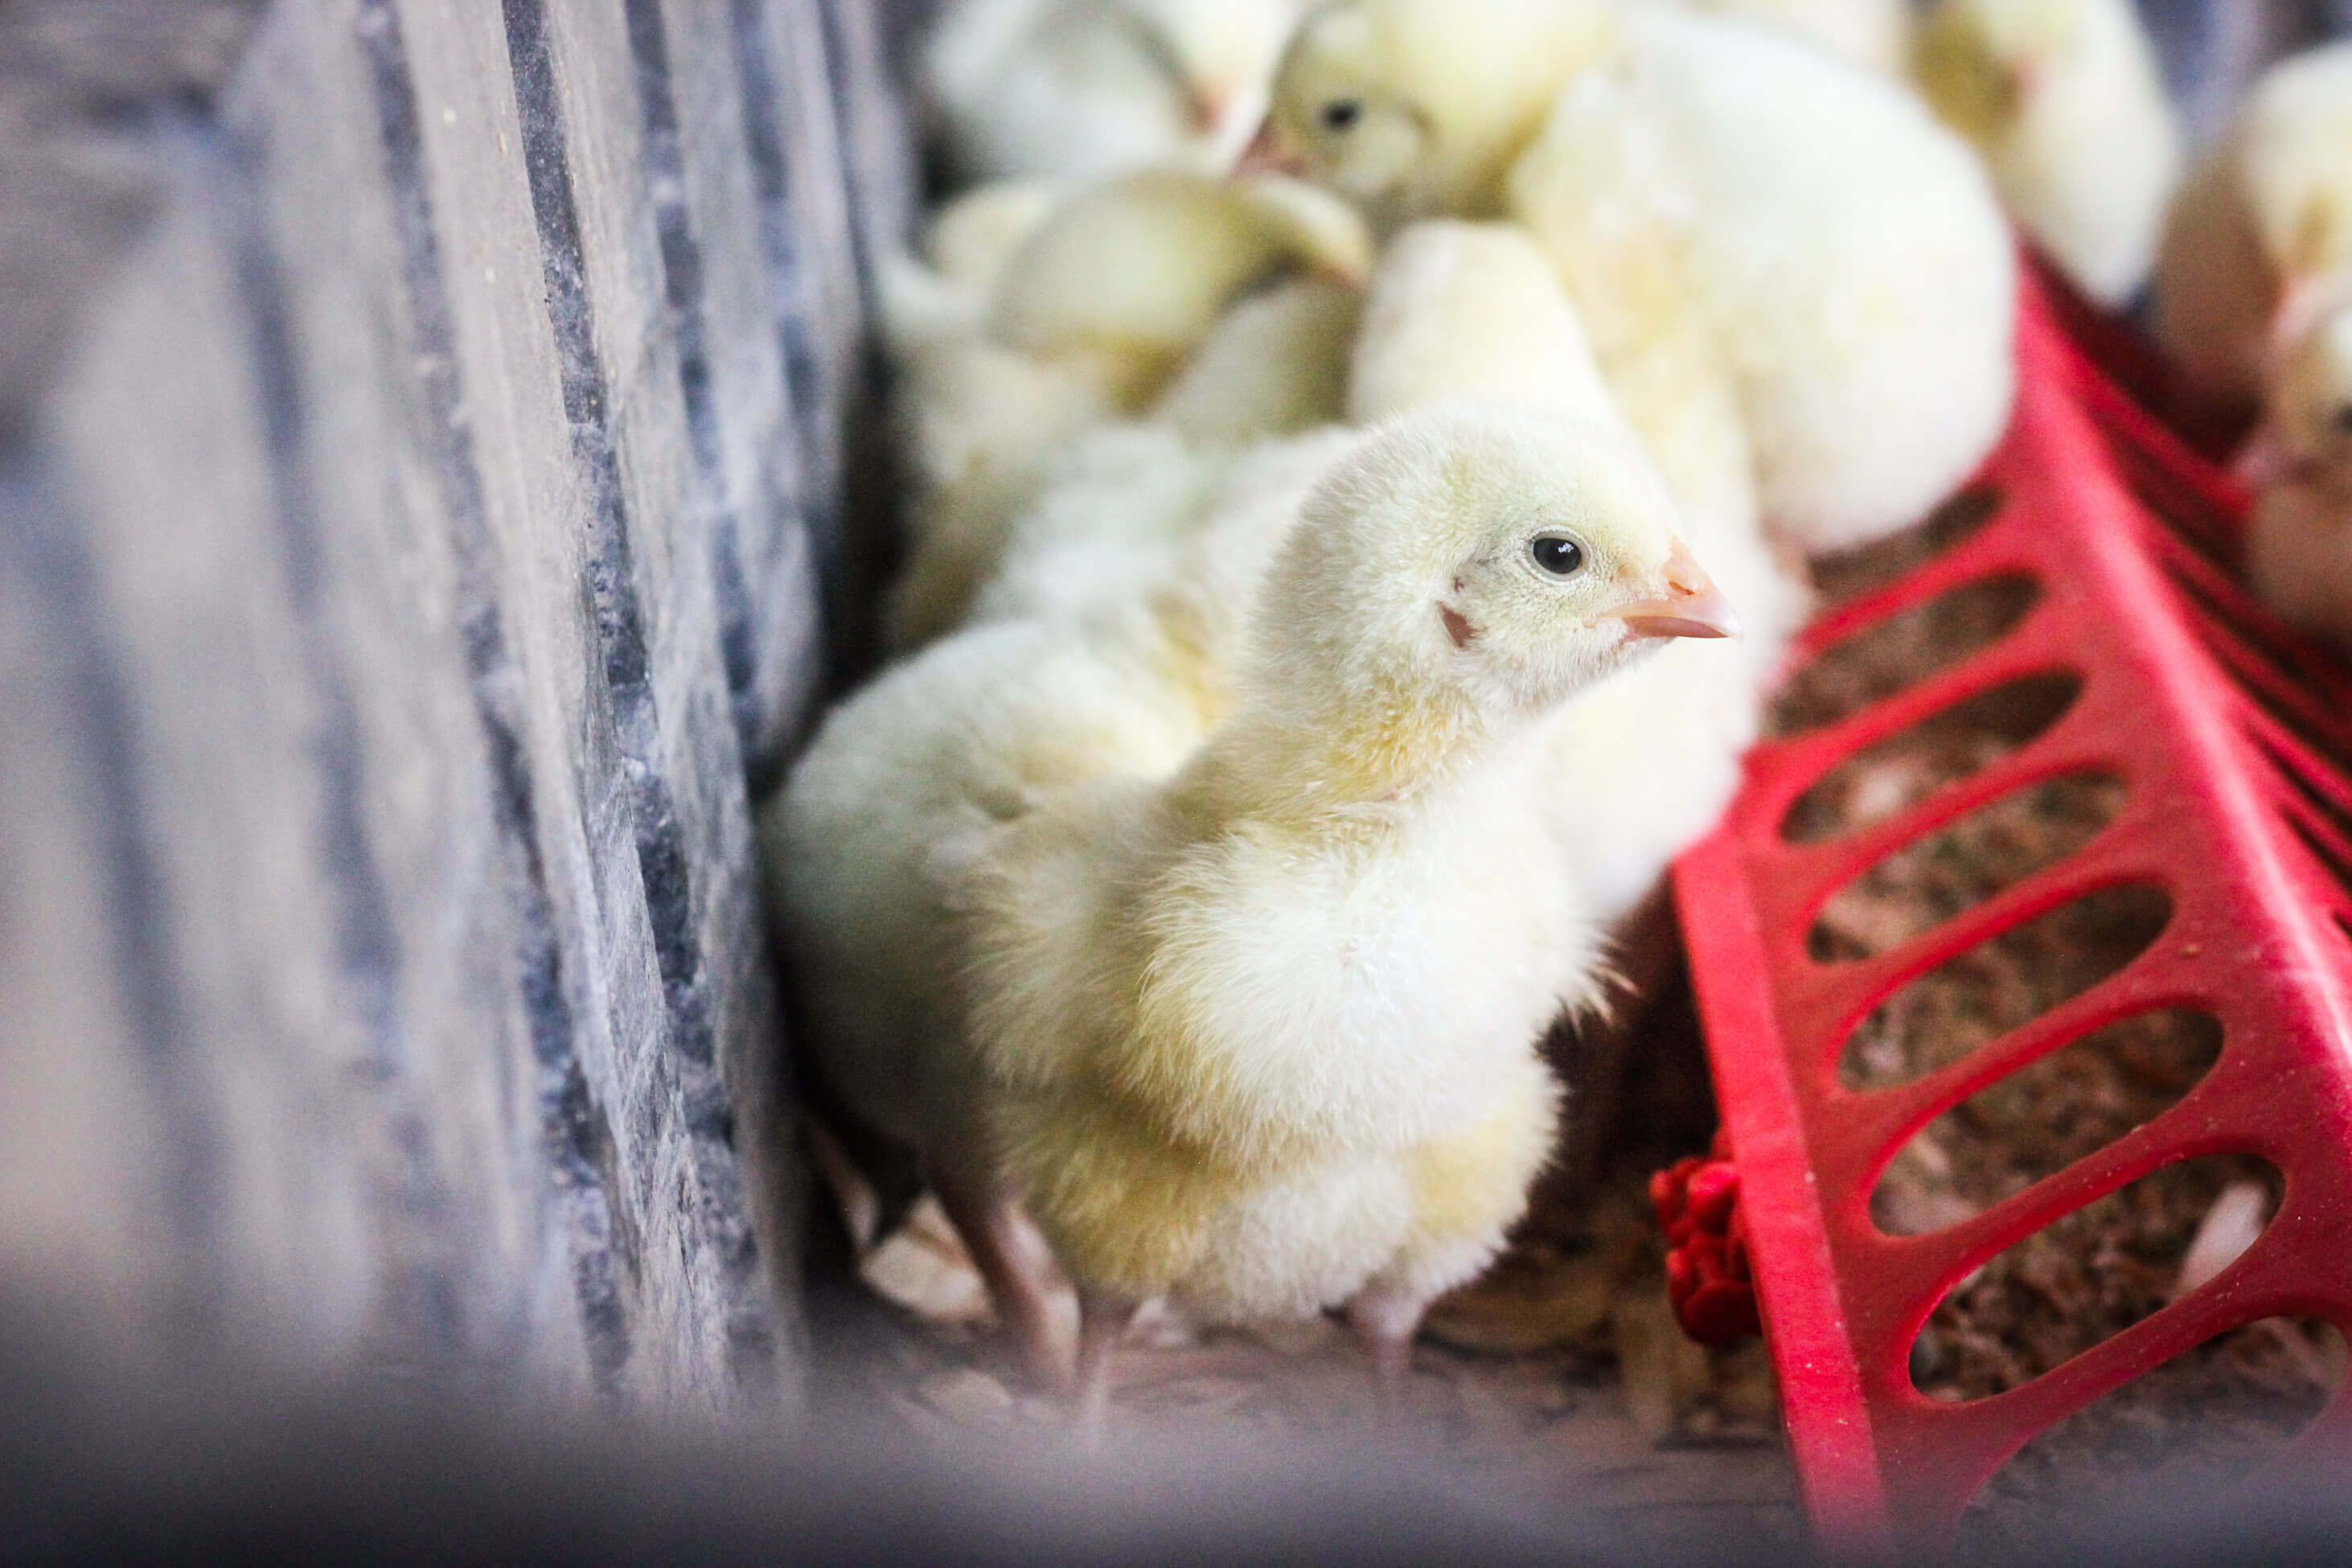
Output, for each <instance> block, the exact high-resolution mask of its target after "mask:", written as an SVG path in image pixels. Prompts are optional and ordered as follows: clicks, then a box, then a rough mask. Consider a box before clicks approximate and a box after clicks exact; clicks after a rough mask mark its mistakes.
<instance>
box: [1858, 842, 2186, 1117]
mask: <svg viewBox="0 0 2352 1568" xmlns="http://www.w3.org/2000/svg"><path fill="white" fill-rule="evenodd" d="M2171 918H2172V900H2171V898H2170V897H2169V896H2168V895H2167V894H2166V893H2165V891H2164V890H2163V889H2161V888H2158V887H2155V886H2153V885H2151V884H2149V883H2146V882H2127V883H2125V884H2123V885H2122V886H2120V887H2112V888H2101V889H2098V890H2096V891H2095V892H2090V893H2085V894H2084V895H2083V896H2082V897H2081V898H2079V899H2075V900H2073V901H2071V902H2069V903H2064V904H2061V905H2059V906H2058V907H2057V908H2056V909H2054V910H2046V911H2044V912H2043V913H2042V914H2040V915H2037V916H2035V917H2034V918H2033V919H2032V920H2030V921H2024V922H2022V923H2021V924H2019V925H2014V926H2011V927H2010V928H2009V929H2008V930H2007V931H2001V932H2000V933H1999V934H1998V935H1996V936H1992V937H1990V938H1988V939H1987V940H1985V941H1983V942H1979V943H1978V944H1977V945H1976V946H1974V947H1972V948H1969V950H1968V951H1967V952H1961V953H1958V954H1957V955H1955V956H1953V957H1951V958H1948V959H1946V960H1945V961H1944V962H1943V963H1940V964H1937V966H1936V967H1935V968H1933V969H1931V970H1929V971H1927V973H1925V974H1921V975H1918V976H1916V977H1915V978H1913V979H1912V980H1910V981H1909V982H1907V983H1906V984H1904V985H1903V987H1902V988H1901V989H1899V990H1897V991H1896V992H1895V994H1893V995H1891V996H1889V997H1888V998H1887V999H1886V1000H1885V1002H1883V1003H1881V1004H1879V1005H1878V1006H1877V1008H1876V1009H1875V1010H1874V1011H1873V1012H1872V1013H1871V1015H1870V1016H1868V1017H1867V1018H1864V1020H1863V1021H1862V1023H1861V1025H1860V1026H1858V1027H1857V1028H1855V1030H1854V1031H1853V1034H1852V1035H1851V1036H1850V1037H1847V1039H1846V1042H1845V1048H1844V1051H1843V1055H1842V1056H1841V1058H1840V1059H1839V1062H1838V1079H1839V1081H1840V1082H1841V1083H1843V1084H1844V1085H1845V1087H1846V1088H1848V1089H1892V1088H1894V1087H1895V1086H1896V1085H1898V1084H1905V1083H1909V1082H1910V1081H1911V1080H1913V1079H1917V1078H1922V1077H1925V1076H1926V1075H1927V1074H1928V1073H1931V1072H1934V1071H1936V1070H1937V1068H1943V1067H1948V1066H1949V1065H1950V1064H1952V1063H1953V1062H1956V1061H1958V1060H1959V1059H1960V1058H1962V1057H1965V1056H1968V1055H1969V1054H1970V1053H1972V1052H1974V1051H1975V1050H1977V1049H1978V1048H1979V1047H1982V1046H1986V1045H1989V1044H1990V1043H1991V1042H1992V1041H1994V1040H1996V1039H1999V1038H2000V1037H2001V1036H2003V1035H2005V1034H2007V1033H2009V1032H2010V1031H2011V1029H2014V1028H2018V1027H2020V1026H2023V1025H2025V1024H2029V1023H2032V1021H2033V1020H2034V1019H2036V1018H2038V1017H2040V1016H2042V1014H2044V1013H2046V1012H2048V1011H2049V1010H2050V1009H2051V1008H2053V1007H2055V1006H2057V1005H2059V1004H2060V1003H2062V1002H2064V1001H2066V1000H2068V999H2069V998H2071V997H2074V996H2078V995H2080V994H2082V993H2084V992H2085V991H2088V990H2089V989H2090V988H2091V987H2092V986H2094V985H2096V984H2099V983H2100V982H2101V981H2103V980H2105V979H2107V978H2108V977H2109V976H2111V975H2113V974H2116V973H2119V972H2120V971H2122V970H2123V968H2124V967H2125V966H2126V965H2127V964H2129V963H2131V962H2132V960H2134V959H2136V958H2137V957H2138V956H2139V955H2140V954H2141V953H2142V952H2146V951H2147V947H2148V944H2149V943H2151V942H2155V941H2156V939H2157V937H2158V935H2160V934H2161V933H2162V932H2163V931H2164V928H2165V925H2166V923H2167V922H2168V921H2170V920H2171Z"/></svg>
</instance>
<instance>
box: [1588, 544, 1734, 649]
mask: <svg viewBox="0 0 2352 1568" xmlns="http://www.w3.org/2000/svg"><path fill="white" fill-rule="evenodd" d="M1617 618H1618V619H1619V620H1621V621H1623V622H1624V623H1625V629H1626V630H1627V631H1629V632H1631V633H1633V636H1635V637H1738V635H1739V613H1738V611H1737V610H1735V609H1733V608H1732V607H1731V601H1730V600H1729V599H1728V598H1727V597H1725V596H1724V593H1723V590H1722V589H1720V588H1718V587H1717V586H1716V585H1715V580H1714V579H1713V578H1711V577H1709V576H1708V575H1707V574H1706V571H1705V569H1704V568H1702V567H1701V566H1700V565H1699V563H1698V561H1697V558H1696V557H1695V556H1693V555H1692V554H1691V552H1690V547H1689V546H1688V545H1686V544H1685V543H1684V542H1682V541H1681V540H1679V539H1677V540H1675V547H1674V550H1673V552H1671V553H1669V554H1668V555H1667V557H1666V592H1665V595H1664V597H1662V598H1656V599H1639V600H1636V601H1634V602H1633V604H1630V605H1625V606H1624V607H1623V608H1622V609H1620V610H1619V611H1618V612H1617Z"/></svg>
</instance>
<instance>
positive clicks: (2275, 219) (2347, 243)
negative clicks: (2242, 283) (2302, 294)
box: [2235, 38, 2352, 284]
mask: <svg viewBox="0 0 2352 1568" xmlns="http://www.w3.org/2000/svg"><path fill="white" fill-rule="evenodd" d="M2236 140H2237V147H2236V150H2235V162H2236V164H2237V169H2238V173H2239V174H2240V176H2241V178H2242V181H2243V183H2244V184H2243V189H2244V194H2245V197H2246V205H2247V207H2248V209H2249V210H2250V211H2251V212H2252V215H2253V219H2254V227H2255V229H2256V231H2257V232H2258V233H2259V234H2260V235H2261V236H2262V241H2263V251H2264V253H2265V254H2267V255H2268V256H2269V257H2270V258H2271V263H2272V265H2273V267H2275V268H2278V270H2279V272H2280V273H2281V275H2282V276H2283V277H2284V279H2287V280H2288V281H2289V283H2290V284H2292V283H2293V281H2294V279H2325V278H2330V277H2341V276H2345V275H2346V274H2347V273H2352V38H2342V39H2338V40H2337V41H2336V42H2335V43H2332V44H2327V45H2325V46H2323V47H2319V48H2315V49H2307V50H2305V52H2304V53H2302V54H2300V55H2295V56H2293V57H2291V58H2288V59H2285V60H2282V61H2281V62H2280V63H2278V64H2277V65H2275V66H2273V67H2272V68H2270V69H2269V70H2268V71H2266V72H2264V73H2263V78H2262V79H2261V81H2259V82H2258V83H2256V84H2255V87H2254V90H2253V92H2252V95H2250V96H2249V98H2248V100H2247V101H2246V104H2245V107H2244V109H2243V110H2242V111H2241V119H2240V123H2239V126H2238V129H2237V133H2236Z"/></svg>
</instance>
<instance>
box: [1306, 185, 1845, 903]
mask: <svg viewBox="0 0 2352 1568" xmlns="http://www.w3.org/2000/svg"><path fill="white" fill-rule="evenodd" d="M1365 316H1366V330H1365V334H1364V338H1363V340H1362V342H1360V345H1359V347H1358V350H1357V353H1356V359H1355V379H1354V383H1353V385H1352V387H1351V389H1350V393H1349V399H1350V412H1351V414H1352V415H1353V416H1355V417H1357V418H1360V419H1376V418H1379V417H1381V416H1385V415H1389V414H1392V413H1396V412H1399V411H1402V410H1405V409H1410V408H1414V407H1419V406H1423V405H1427V404H1430V403H1433V402H1440V401H1444V400H1446V399H1450V398H1464V397H1475V398H1492V399H1498V400H1509V401H1512V402H1516V403H1521V404H1525V405H1529V406H1531V407H1538V408H1544V409H1549V410H1553V411H1556V412H1557V413H1558V414H1559V416H1561V417H1563V418H1566V419H1571V420H1576V421H1580V422H1584V423H1591V424H1597V425H1614V426H1619V427H1620V428H1623V427H1625V426H1628V425H1630V426H1631V427H1632V429H1633V432H1634V433H1635V434H1637V435H1639V436H1640V437H1642V438H1643V442H1644V445H1645V447H1646V448H1647V450H1648V452H1649V454H1650V456H1651V458H1652V459H1653V460H1654V461H1655V463H1656V464H1657V467H1658V470H1659V472H1660V474H1661V476H1662V477H1663V478H1664V479H1665V481H1666V485H1667V488H1668V489H1669V490H1671V491H1672V492H1673V493H1674V496H1675V500H1676V501H1677V503H1678V504H1679V507H1680V510H1681V515H1682V519H1683V528H1682V531H1683V534H1684V537H1685V539H1686V540H1687V541H1688V542H1690V544H1691V546H1692V548H1693V550H1694V552H1696V554H1697V555H1698V556H1699V558H1700V559H1702V560H1704V561H1705V562H1706V563H1707V566H1708V570H1709V572H1710V573H1711V574H1712V575H1713V576H1714V578H1715V580H1716V582H1717V584H1720V585H1721V586H1722V588H1723V589H1724V591H1725V592H1726V593H1727V595H1729V597H1730V599H1731V601H1732V602H1733V603H1734V604H1737V605H1738V606H1739V608H1740V619H1741V621H1742V623H1743V632H1742V637H1741V639H1740V640H1739V641H1738V643H1736V644H1732V643H1722V642H1705V643H1702V642H1678V643H1675V645H1673V646H1671V647H1666V648H1664V649H1663V650H1662V651H1661V652H1659V653H1658V654H1657V655H1656V656H1655V657H1654V658H1649V659H1647V660H1645V661H1643V663H1642V664H1640V665H1639V666H1637V667H1635V668H1633V669H1630V670H1627V671H1626V672H1625V673H1624V674H1622V675H1620V676H1619V677H1617V678H1616V679H1612V680H1610V681H1607V682H1604V683H1602V684H1601V686H1599V687H1597V688H1596V689H1593V690H1591V691H1589V692H1587V693H1585V694H1584V695H1582V696H1580V697H1579V698H1578V699H1577V700H1575V701H1573V702H1570V704H1568V705H1567V707H1566V708H1564V709H1563V710H1561V712H1560V713H1559V717H1558V719H1557V720H1556V721H1554V735H1553V740H1552V742H1551V744H1552V751H1553V756H1554V761H1553V763H1552V766H1551V769H1550V773H1549V780H1548V782H1547V784H1546V786H1545V791H1544V794H1545V798H1546V800H1547V801H1548V802H1549V803H1550V805H1551V806H1552V808H1553V811H1554V815H1555V818H1556V821H1557V825H1558V826H1559V831H1560V833H1561V835H1562V836H1563V837H1564V838H1566V839H1567V840H1568V841H1569V843H1570V846H1571V847H1570V851H1569V853H1568V856H1567V858H1568V863H1569V865H1570V870H1571V872H1572V874H1573V875H1575V876H1576V877H1578V878H1579V879H1580V882H1581V884H1582V886H1583V888H1584V890H1585V893H1586V896H1587V898H1588V899H1589V900H1590V901H1591V907H1592V908H1593V910H1595V912H1596V913H1597V914H1598V915H1599V916H1600V918H1601V919H1602V920H1604V921H1609V922H1612V924H1614V923H1615V922H1617V921H1621V920H1622V918H1624V917H1625V916H1626V915H1628V914H1629V913H1630V912H1631V911H1632V910H1633V908H1634V907H1635V906H1636V905H1637V904H1639V903H1640V902H1641V900H1643V898H1644V897H1645V896H1646V895H1647V894H1648V893H1649V891H1650V890H1651V889H1653V888H1654V886H1655V885H1656V883H1657V881H1658V879H1659V878H1660V877H1661V876H1663V875H1664V871H1665V868H1666V866H1667V864H1668V863H1669V862H1670V861H1671V860H1672V859H1673V858H1674V857H1675V856H1676V855H1678V854H1680V853H1681V852H1682V851H1683V850H1684V849H1685V848H1687V847H1689V846H1690V845H1691V844H1692V843H1693V842H1695V841H1696V839H1697V838H1698V837H1701V836H1702V835H1704V834H1705V833H1706V831H1707V830H1708V829H1709V828H1711V827H1712V826H1714V824H1715V822H1716V820H1717V818H1718V817H1719V816H1721V815H1722V812H1723V808H1724V805H1726V804H1727V802H1728V801H1729V800H1730V798H1731V795H1732V794H1733V792H1734V791H1735V790H1736V789H1738V784H1739V759H1740V756H1741V754H1742V753H1743V752H1745V751H1746V750H1747V748H1748V745H1749V744H1751V743H1752V742H1754V741H1755V739H1756V736H1757V733H1758V730H1759V723H1760V721H1761V717H1762V700H1763V696H1764V693H1765V690H1766V689H1767V687H1768V686H1769V684H1770V682H1771V681H1772V679H1773V678H1774V677H1775V676H1776V675H1777V673H1778V671H1779V668H1780V660H1781V658H1782V656H1783V654H1784V652H1785V650H1786V648H1787V645H1788V639H1789V637H1790V636H1791V635H1792V634H1793V633H1794V632H1795V630H1796V628H1797V627H1798V626H1800V625H1801V624H1802V622H1803V619H1804V616H1805V612H1806V608H1807V593H1806V589H1805V585H1804V584H1802V583H1801V581H1800V580H1799V579H1798V578H1797V577H1796V576H1795V575H1794V574H1792V573H1791V572H1790V571H1789V570H1788V569H1786V568H1785V567H1784V566H1783V565H1782V563H1780V561H1779V560H1778V559H1777V558H1776V557H1775V555H1774V554H1773V552H1772V551H1771V550H1770V549H1769V547H1768V545H1767V544H1766V542H1765V540H1764V536H1763V531H1762V527H1761V524H1760V521H1759V517H1758V511H1757V505H1756V496H1755V490H1754V487H1753V485H1752V484H1751V482H1750V481H1749V477H1748V451H1747V445H1746V438H1745V434H1744V432H1743V430H1742V429H1741V427H1740V425H1739V420H1738V413H1737V410H1736V409H1735V408H1733V407H1732V406H1731V405H1730V404H1729V402H1728V401H1727V400H1717V401H1714V402H1709V401H1707V400H1706V399H1698V398H1692V397H1689V396H1686V395H1685V396H1664V397H1644V398H1643V399H1642V400H1641V401H1639V402H1635V403H1633V404H1630V405H1629V404H1628V403H1626V402H1625V401H1624V400H1622V399H1621V398H1620V397H1619V396H1618V395H1617V394H1616V392H1615V390H1614V388H1613V387H1612V384H1610V383H1609V382H1608V381H1607V380H1606V379H1605V378H1604V377H1603V376H1602V374H1601V367H1600V366H1599V365H1598V364H1597V363H1596V362H1595V361H1594V358H1593V354H1592V350H1591V343H1590V342H1589V341H1588V339H1587V338H1586V335H1585V332H1584V329H1583V325H1582V323H1581V321H1580V320H1579V318H1578V316H1577V314H1576V310H1575V308H1574V306H1573V305H1571V304H1570V301H1569V299H1568V295H1567V291H1566V289H1564V288H1563V287H1562V285H1561V283H1560V280H1559V273H1558V272H1557V270H1555V269H1554V268H1553V267H1552V265H1551V262H1550V259H1549V257H1548V256H1547V255H1546V254H1545V252H1544V250H1543V247H1541V246H1539V245H1538V244H1537V243H1536V241H1535V240H1534V239H1533V238H1532V237H1530V236H1529V235H1528V233H1527V232H1526V231H1525V230H1524V229H1521V228H1518V227H1517V226H1513V225H1507V224H1472V223H1460V222H1451V221H1439V222H1431V223H1423V224H1416V225H1414V226H1412V227H1409V228H1407V229H1405V230H1404V231H1403V232H1402V233H1401V234H1399V235H1398V236H1397V237H1396V239H1395V240H1394V241H1393V242H1392V243H1391V245H1390V247H1389V249H1388V251H1387V252H1386V253H1385V254H1384V255H1383V256H1382V257H1381V265H1380V268H1379V269H1378V270H1377V271H1376V272H1375V274H1374V276H1373V281H1372V287H1371V289H1370V294H1369V296H1368V299H1367V301H1366V306H1365ZM1675 379H1676V382H1677V384H1679V385H1681V386H1683V387H1685V388H1687V386H1688V385H1689V383H1688V381H1687V380H1686V379H1685V378H1680V377H1677V378H1675ZM1634 390H1635V391H1636V392H1637V393H1644V392H1646V391H1647V390H1648V388H1647V387H1646V386H1642V387H1636V388H1634Z"/></svg>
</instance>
